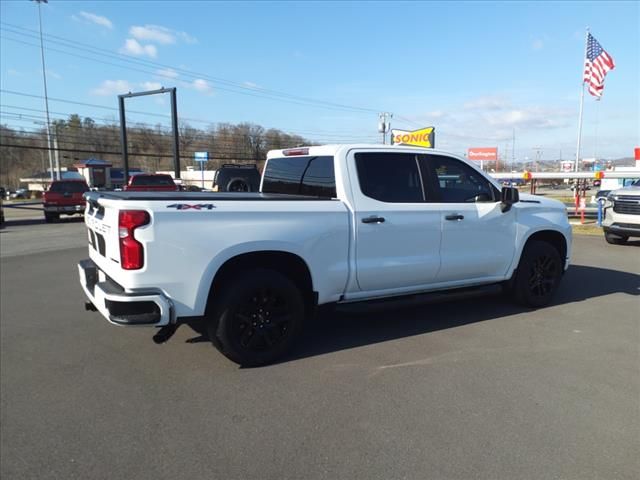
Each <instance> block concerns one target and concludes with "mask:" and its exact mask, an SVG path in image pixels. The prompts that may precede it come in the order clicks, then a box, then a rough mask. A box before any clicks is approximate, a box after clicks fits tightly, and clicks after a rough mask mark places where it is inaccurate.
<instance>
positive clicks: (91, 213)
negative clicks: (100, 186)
mask: <svg viewBox="0 0 640 480" xmlns="http://www.w3.org/2000/svg"><path fill="white" fill-rule="evenodd" d="M118 211H119V210H118V208H117V207H116V206H115V205H113V202H103V201H102V200H99V199H92V198H87V204H86V209H85V216H84V222H85V225H86V226H87V236H88V242H89V255H90V257H91V259H92V260H93V261H94V262H95V263H96V265H97V266H98V268H100V270H102V271H103V272H105V273H106V274H107V275H109V276H110V277H112V278H114V279H117V277H118V276H119V275H118V274H119V273H121V272H122V269H121V268H120V243H119V238H118ZM116 281H117V280H116Z"/></svg>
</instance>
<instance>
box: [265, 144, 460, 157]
mask: <svg viewBox="0 0 640 480" xmlns="http://www.w3.org/2000/svg"><path fill="white" fill-rule="evenodd" d="M355 148H357V149H367V150H386V151H389V150H390V149H393V150H398V151H403V152H419V153H426V154H432V155H436V154H444V155H452V156H455V157H459V156H458V155H455V154H452V153H450V152H446V151H444V150H436V149H433V148H424V147H412V146H410V145H381V144H379V143H348V144H330V145H309V146H300V147H294V148H284V149H280V150H270V151H269V152H268V153H267V159H269V158H275V157H284V156H287V155H286V153H285V152H287V151H290V150H298V149H308V153H304V154H298V155H311V156H324V155H330V156H335V155H337V154H338V153H339V152H341V151H344V150H351V149H355ZM292 156H293V155H292Z"/></svg>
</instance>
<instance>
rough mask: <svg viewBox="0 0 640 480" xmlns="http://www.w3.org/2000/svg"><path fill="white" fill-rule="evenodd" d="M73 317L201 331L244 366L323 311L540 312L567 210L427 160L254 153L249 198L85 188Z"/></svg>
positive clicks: (353, 150) (395, 149)
mask: <svg viewBox="0 0 640 480" xmlns="http://www.w3.org/2000/svg"><path fill="white" fill-rule="evenodd" d="M85 198H86V200H87V206H86V211H85V222H86V225H87V228H88V236H89V255H90V259H87V260H83V261H82V262H80V264H79V266H78V267H79V273H80V283H81V285H82V288H83V289H84V292H85V294H86V296H87V297H88V300H89V301H88V302H86V307H87V309H88V310H97V311H99V312H100V313H101V314H102V315H103V316H104V317H106V318H107V320H109V321H110V322H111V323H114V324H117V325H148V326H153V327H162V328H161V329H160V331H159V333H158V334H156V336H155V337H154V339H155V340H156V341H158V342H160V341H164V340H166V339H167V338H168V337H170V336H171V335H172V334H173V332H174V331H175V328H176V327H177V325H179V324H182V323H189V324H192V325H198V324H199V325H204V326H205V327H206V329H207V331H208V335H209V337H210V339H211V340H212V342H213V343H214V344H215V345H216V346H217V347H218V348H219V349H220V350H221V351H222V352H223V353H224V354H225V355H226V356H227V357H228V358H230V359H231V360H233V361H235V362H237V363H240V364H242V365H247V366H255V365H261V364H265V363H269V362H272V361H274V360H275V359H277V358H278V357H280V356H282V355H283V354H284V353H285V352H286V351H287V350H289V349H290V348H291V346H292V344H293V342H294V340H295V338H296V336H297V335H298V333H299V332H300V330H301V328H302V325H303V323H304V320H305V318H308V317H309V316H310V315H312V314H313V313H314V311H315V310H316V307H318V306H320V305H324V304H336V303H337V304H341V303H350V302H361V301H367V300H373V299H376V300H377V299H384V298H391V297H399V296H407V295H413V294H419V293H426V292H433V291H449V290H454V289H460V288H467V287H476V286H483V285H488V284H502V285H503V286H504V289H505V291H506V292H508V293H511V294H513V296H514V298H516V299H517V300H518V301H520V302H521V303H523V304H525V305H528V306H531V307H541V306H545V305H547V304H548V303H549V302H550V301H551V298H552V295H553V294H554V292H555V290H556V288H557V286H558V283H559V281H560V279H561V277H562V274H563V273H564V271H565V270H566V268H567V267H568V265H569V257H570V254H571V227H570V225H569V223H568V221H567V215H566V207H565V206H564V205H563V204H561V203H559V202H557V201H554V200H549V199H545V198H543V197H536V196H531V195H522V198H520V196H519V194H518V191H517V190H516V189H515V188H508V187H505V188H503V189H502V190H501V189H500V186H499V184H497V183H496V182H495V181H494V180H492V179H491V178H490V177H489V176H487V175H485V173H484V172H482V171H481V170H480V169H478V168H477V167H476V166H475V165H473V164H471V163H470V162H467V161H466V160H464V159H462V158H460V157H456V156H454V155H451V154H448V153H445V152H441V151H437V150H430V149H420V148H414V147H401V146H384V145H327V146H313V147H304V148H294V149H288V150H275V151H271V152H269V154H268V156H267V162H266V164H265V168H264V172H263V175H262V180H261V185H260V193H170V192H166V193H165V192H90V193H87V194H85Z"/></svg>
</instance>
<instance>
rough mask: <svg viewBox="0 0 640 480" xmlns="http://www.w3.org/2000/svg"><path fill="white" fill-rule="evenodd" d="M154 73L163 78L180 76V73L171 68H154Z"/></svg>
mask: <svg viewBox="0 0 640 480" xmlns="http://www.w3.org/2000/svg"><path fill="white" fill-rule="evenodd" d="M156 75H159V76H161V77H165V78H178V77H179V76H180V74H179V73H178V72H176V71H175V70H174V69H172V68H161V69H160V70H156Z"/></svg>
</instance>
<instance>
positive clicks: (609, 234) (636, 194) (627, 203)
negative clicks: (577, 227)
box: [602, 180, 640, 245]
mask: <svg viewBox="0 0 640 480" xmlns="http://www.w3.org/2000/svg"><path fill="white" fill-rule="evenodd" d="M602 212H603V220H602V229H603V230H604V238H605V240H606V241H607V243H611V244H614V245H622V244H625V243H627V240H628V239H629V237H640V180H636V181H635V182H634V183H632V184H631V185H629V186H628V187H625V188H620V189H616V190H613V191H611V192H609V194H608V195H607V197H606V200H605V201H604V206H603V209H602Z"/></svg>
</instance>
